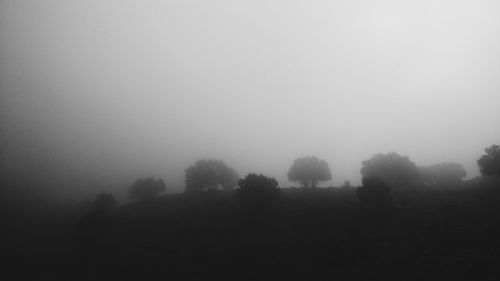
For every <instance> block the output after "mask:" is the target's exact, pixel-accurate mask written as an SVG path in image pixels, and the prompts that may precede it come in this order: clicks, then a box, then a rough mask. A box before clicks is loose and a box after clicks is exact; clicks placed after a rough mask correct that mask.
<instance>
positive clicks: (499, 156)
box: [477, 145, 500, 177]
mask: <svg viewBox="0 0 500 281" xmlns="http://www.w3.org/2000/svg"><path fill="white" fill-rule="evenodd" d="M484 151H485V152H486V154H485V155H483V156H481V158H479V160H477V164H478V165H479V168H480V171H481V174H482V175H483V176H495V177H500V146H498V145H492V146H490V147H488V148H486V149H485V150H484Z"/></svg>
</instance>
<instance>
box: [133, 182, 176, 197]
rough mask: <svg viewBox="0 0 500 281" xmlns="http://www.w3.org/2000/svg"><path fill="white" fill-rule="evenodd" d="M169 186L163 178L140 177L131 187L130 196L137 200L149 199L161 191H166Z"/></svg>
mask: <svg viewBox="0 0 500 281" xmlns="http://www.w3.org/2000/svg"><path fill="white" fill-rule="evenodd" d="M166 189H167V188H166V187H165V183H164V182H163V180H162V179H158V180H156V179H154V178H147V179H138V180H137V181H135V182H134V184H133V185H132V186H131V187H130V190H129V196H130V198H132V199H136V200H148V199H151V198H154V197H156V196H158V195H159V194H160V193H161V192H164V191H165V190H166Z"/></svg>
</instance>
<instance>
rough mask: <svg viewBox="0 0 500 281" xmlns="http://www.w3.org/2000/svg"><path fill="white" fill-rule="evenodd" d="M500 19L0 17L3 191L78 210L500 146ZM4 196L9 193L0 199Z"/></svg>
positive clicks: (306, 7) (202, 13)
mask: <svg viewBox="0 0 500 281" xmlns="http://www.w3.org/2000/svg"><path fill="white" fill-rule="evenodd" d="M499 12H500V2H497V1H484V0H474V1H472V0H470V1H451V0H449V1H435V0H422V1H395V0H394V1H186V0H183V1H153V0H150V1H125V0H120V1H73V0H60V1H54V0H46V1H34V0H33V1H31V0H24V1H18V0H12V1H7V0H2V1H0V91H1V92H0V93H1V104H0V105H1V147H0V149H1V159H2V163H1V165H2V181H3V182H4V183H12V182H14V183H16V186H18V187H19V188H20V186H33V189H32V191H34V192H35V193H36V194H45V195H50V196H56V197H57V198H61V199H72V200H80V199H82V198H85V197H88V196H94V195H95V194H96V193H99V192H104V191H112V192H125V190H126V188H128V186H129V185H130V184H131V182H132V181H133V180H134V179H135V178H137V177H140V176H155V177H162V178H164V179H165V180H166V182H167V186H168V192H180V191H182V190H183V188H184V170H185V169H186V168H187V167H188V166H190V165H192V164H193V163H194V161H196V160H197V159H201V158H216V159H221V160H223V161H225V162H226V163H227V164H228V165H229V166H231V167H233V168H234V169H236V170H237V171H238V172H239V173H240V175H245V174H247V173H249V172H257V173H264V174H266V175H269V176H272V177H275V178H276V179H277V180H278V181H279V183H280V186H291V185H294V183H290V182H289V181H288V180H287V177H286V173H287V171H288V168H289V167H290V165H291V164H292V162H293V160H294V159H295V158H297V157H300V156H304V155H316V156H318V157H320V158H322V159H324V160H326V161H327V162H328V163H329V165H330V168H331V169H332V177H333V179H332V181H330V182H327V183H323V185H324V186H326V185H334V186H336V185H339V184H341V183H342V182H343V181H344V180H350V181H351V182H352V183H353V184H359V183H360V167H361V162H362V161H363V160H365V159H368V158H370V157H371V156H373V155H374V154H376V153H379V152H382V153H386V152H391V151H395V152H398V153H400V154H402V155H407V156H409V157H410V159H411V160H412V161H414V162H415V163H416V164H417V165H428V164H433V163H439V162H443V161H453V162H457V163H461V164H463V165H464V167H465V168H466V170H467V174H468V175H467V177H468V178H472V177H475V176H477V175H478V168H477V163H476V161H477V159H478V158H479V157H480V155H481V154H482V153H483V150H484V148H485V147H487V146H489V145H491V144H494V143H498V142H499V141H500V126H499V125H498V124H499V121H500V111H499V110H498V106H499V105H500V79H498V77H500V52H498V50H500V36H499V34H500V17H498V15H499ZM2 185H4V184H2Z"/></svg>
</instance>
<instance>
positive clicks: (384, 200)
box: [356, 178, 391, 209]
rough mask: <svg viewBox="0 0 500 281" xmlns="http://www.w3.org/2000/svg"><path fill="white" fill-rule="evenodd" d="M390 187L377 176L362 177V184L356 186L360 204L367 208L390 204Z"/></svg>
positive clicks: (377, 207)
mask: <svg viewBox="0 0 500 281" xmlns="http://www.w3.org/2000/svg"><path fill="white" fill-rule="evenodd" d="M390 193H391V187H390V186H388V185H387V184H386V183H385V182H384V181H383V180H381V179H379V178H363V186H360V187H357V188H356V195H357V197H358V199H359V201H360V202H361V206H362V207H363V208H367V209H384V208H387V207H390V206H391V196H390Z"/></svg>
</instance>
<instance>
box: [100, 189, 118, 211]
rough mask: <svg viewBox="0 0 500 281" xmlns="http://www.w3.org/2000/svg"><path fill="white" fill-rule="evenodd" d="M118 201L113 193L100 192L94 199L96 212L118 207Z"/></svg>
mask: <svg viewBox="0 0 500 281" xmlns="http://www.w3.org/2000/svg"><path fill="white" fill-rule="evenodd" d="M116 205H117V204H116V201H115V198H114V197H113V194H111V193H100V194H98V195H97V198H96V199H95V201H94V210H95V211H96V212H109V211H111V210H112V209H114V208H115V207H116Z"/></svg>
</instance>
